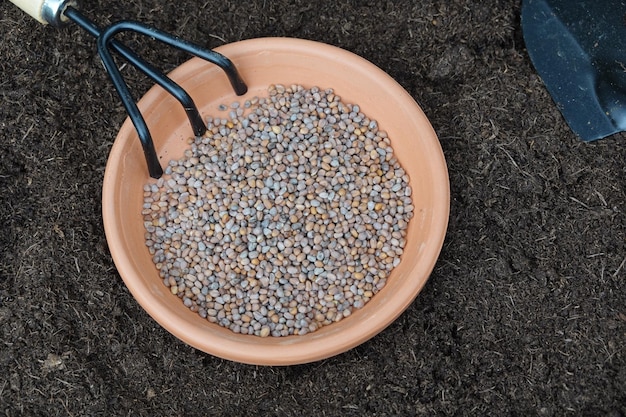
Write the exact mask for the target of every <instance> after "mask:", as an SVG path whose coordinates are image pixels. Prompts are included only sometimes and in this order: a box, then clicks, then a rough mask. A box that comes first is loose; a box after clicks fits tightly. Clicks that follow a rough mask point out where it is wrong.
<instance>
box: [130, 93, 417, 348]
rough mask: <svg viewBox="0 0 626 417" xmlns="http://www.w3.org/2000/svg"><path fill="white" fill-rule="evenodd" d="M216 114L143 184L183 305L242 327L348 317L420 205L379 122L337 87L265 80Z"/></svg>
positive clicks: (159, 256)
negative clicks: (266, 84) (260, 94)
mask: <svg viewBox="0 0 626 417" xmlns="http://www.w3.org/2000/svg"><path fill="white" fill-rule="evenodd" d="M268 92H269V95H268V97H267V98H254V99H253V100H249V101H246V102H245V103H244V104H243V105H240V104H239V103H233V104H232V105H231V106H230V112H229V117H228V118H223V119H218V118H215V119H213V118H210V119H209V120H208V132H207V134H206V135H205V136H203V137H200V138H196V139H190V149H189V150H187V151H186V152H185V155H184V157H183V158H181V159H180V160H177V161H171V162H170V164H169V165H168V167H167V168H166V170H165V175H164V176H163V177H162V178H160V179H159V180H157V181H154V180H152V181H151V182H150V183H149V184H147V185H145V186H144V205H143V211H142V214H143V217H144V225H145V229H146V235H145V236H146V245H147V246H148V248H149V250H150V253H151V255H152V258H153V261H154V263H155V265H156V268H157V269H158V270H159V273H160V276H161V277H162V279H163V283H164V284H165V285H166V286H168V287H169V289H170V290H171V292H172V294H175V295H177V296H178V297H180V298H181V299H182V302H183V303H184V305H185V306H187V307H188V308H190V309H191V310H192V311H195V312H197V313H198V314H199V315H200V316H202V317H204V318H206V319H207V320H209V321H210V322H213V323H217V324H219V325H221V326H224V327H227V328H229V329H231V330H232V331H234V332H236V333H242V334H250V335H257V336H261V337H267V336H287V335H294V334H298V335H304V334H306V333H309V332H313V331H315V330H317V329H319V328H320V327H321V326H325V325H329V324H331V323H333V322H337V321H339V320H341V319H343V318H345V317H348V316H349V315H350V314H351V313H352V312H353V311H354V309H359V308H362V307H363V306H364V305H365V304H366V303H367V302H368V301H369V300H370V299H371V298H372V297H373V296H374V295H375V294H376V293H377V292H378V291H379V290H380V289H382V288H383V286H384V285H385V282H386V280H387V277H388V275H389V273H390V272H391V270H392V269H393V268H394V267H395V266H397V265H398V264H399V262H400V256H401V255H402V252H403V248H404V245H405V236H406V229H407V226H408V222H409V219H410V218H411V217H412V216H413V204H412V201H411V188H410V186H409V184H408V181H409V179H408V176H407V175H406V173H405V171H404V170H403V169H402V167H401V166H400V165H399V163H398V161H397V159H396V158H395V157H394V155H393V150H392V148H391V146H390V141H389V139H388V138H387V135H386V133H385V132H383V131H381V130H379V129H378V125H377V123H376V121H374V120H371V119H369V118H368V117H367V116H366V115H364V114H363V113H362V112H361V111H360V109H359V106H357V105H351V104H345V103H343V102H342V101H341V98H340V97H339V96H337V95H335V94H334V92H333V90H332V89H327V90H321V89H319V88H316V87H313V88H311V89H306V88H304V87H302V86H297V85H293V86H290V87H285V86H282V85H276V86H270V88H269V90H268Z"/></svg>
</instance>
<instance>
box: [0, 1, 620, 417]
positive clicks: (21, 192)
mask: <svg viewBox="0 0 626 417" xmlns="http://www.w3.org/2000/svg"><path fill="white" fill-rule="evenodd" d="M80 9H81V11H82V12H84V13H85V14H86V15H87V16H89V17H91V18H92V19H94V20H95V21H96V22H97V23H98V24H100V25H104V24H107V23H110V22H113V21H116V20H119V19H124V18H132V19H136V20H140V21H143V22H146V23H149V24H152V25H154V26H156V27H158V28H160V29H163V30H165V31H168V32H171V33H174V34H177V35H179V36H181V37H183V38H185V39H189V40H192V41H194V42H197V43H200V44H202V45H205V46H208V47H211V48H212V47H216V46H219V45H221V44H223V43H229V42H234V41H238V40H242V39H248V38H256V37H264V36H290V37H298V38H305V39H311V40H315V41H320V42H325V43H329V44H332V45H335V46H338V47H341V48H344V49H347V50H349V51H352V52H354V53H356V54H359V55H361V56H362V57H364V58H366V59H368V60H369V61H371V62H373V63H374V64H376V65H378V66H379V67H381V68H382V69H383V70H385V71H386V72H387V73H389V74H390V75H391V76H392V77H393V78H395V79H396V80H397V81H398V82H399V83H400V84H401V85H402V86H403V87H404V88H405V89H406V90H407V91H408V92H409V93H410V94H411V95H412V96H413V97H414V98H415V99H416V101H417V102H418V103H419V104H420V106H421V107H422V108H423V110H424V112H425V113H426V114H427V116H428V117H429V119H430V121H431V123H432V125H433V127H434V128H435V130H436V132H437V133H438V136H439V139H440V142H441V146H442V148H443V151H444V153H445V156H446V159H447V163H448V169H449V174H450V186H451V213H450V222H449V229H448V233H447V237H446V241H445V244H444V247H443V250H442V253H441V256H440V258H439V261H438V263H437V265H436V267H435V269H434V271H433V273H432V275H431V278H430V280H429V282H428V283H427V285H426V287H425V288H424V290H423V291H422V293H421V294H420V295H419V296H418V297H417V298H416V300H415V302H414V303H413V304H412V305H411V306H410V307H409V308H408V309H407V310H406V312H405V313H404V314H403V315H402V316H401V317H400V318H399V319H398V320H397V321H395V322H394V323H393V324H392V325H390V326H389V327H388V328H387V329H386V330H384V331H383V332H382V333H380V334H379V335H377V336H376V337H374V338H373V339H371V340H370V341H368V342H366V343H364V344H362V345H360V346H358V347H356V348H354V349H352V350H351V351H349V352H347V353H344V354H341V355H338V356H336V357H333V358H330V359H327V360H323V361H320V362H316V363H312V364H307V365H299V366H293V367H256V366H249V365H242V364H238V363H233V362H230V361H226V360H222V359H219V358H216V357H213V356H210V355H207V354H204V353H202V352H200V351H197V350H195V349H193V348H191V347H188V346H187V345H185V344H183V343H182V342H180V341H179V340H178V339H176V338H175V337H173V336H171V335H170V334H169V333H168V332H166V331H165V330H164V329H162V328H161V327H160V326H159V325H157V324H156V323H155V322H154V321H153V320H152V319H151V318H150V317H149V316H148V315H147V314H146V313H145V312H144V311H143V309H142V308H141V307H140V306H139V305H138V304H137V302H136V301H135V300H134V298H133V297H132V296H131V295H130V293H129V292H128V290H127V289H126V287H125V286H124V283H123V281H122V280H121V278H120V277H119V275H118V273H117V271H116V269H115V265H114V263H113V261H112V259H111V257H110V254H109V252H108V248H107V242H106V239H105V235H104V230H103V225H102V217H101V187H102V179H103V173H104V168H105V164H106V161H107V157H108V153H109V150H110V148H111V145H112V143H113V141H114V139H115V136H116V134H117V131H118V129H119V128H120V126H121V124H122V122H123V121H124V119H125V117H126V115H125V112H124V109H123V107H122V105H121V102H120V101H119V99H118V97H117V94H116V92H115V90H114V88H113V87H112V84H111V83H110V81H109V79H108V77H107V75H106V73H105V71H104V69H103V67H102V65H101V63H100V60H99V57H98V55H97V53H96V47H95V43H94V40H93V39H92V38H91V37H90V36H89V35H88V34H86V33H84V32H83V31H82V30H81V29H80V28H78V27H77V26H75V25H72V26H69V27H66V28H63V29H55V28H53V27H44V26H42V25H39V24H38V23H37V22H35V21H34V20H33V19H31V18H30V17H28V16H26V15H25V14H24V13H22V12H21V11H20V10H19V9H17V8H16V7H14V6H13V5H12V4H11V3H9V2H8V1H3V2H2V3H1V4H0V34H1V36H2V41H1V42H0V71H1V72H0V95H1V96H0V100H1V103H2V106H1V107H0V138H1V140H0V343H1V346H0V414H3V415H7V416H19V415H27V416H57V415H60V416H113V415H115V416H118V415H119V416H157V415H163V416H201V415H205V416H244V415H245V416H248V415H249V416H263V415H267V416H465V415H475V416H505V415H506V416H570V415H571V416H606V417H620V416H621V417H626V286H625V284H624V282H625V279H626V265H625V261H626V192H625V184H626V168H625V166H626V164H625V162H626V150H625V147H624V144H625V143H626V142H625V140H626V135H624V134H616V135H613V136H612V137H609V138H606V139H603V140H600V141H596V142H593V143H584V142H582V141H581V140H579V139H578V138H577V137H576V136H575V135H574V134H573V133H572V132H571V131H570V130H569V128H568V126H567V125H566V123H565V121H564V119H563V118H562V116H561V114H560V113H559V111H558V109H557V107H556V106H555V104H554V102H553V101H552V99H551V98H550V96H549V95H548V93H547V91H546V89H545V87H544V85H543V83H542V81H541V79H540V78H539V77H538V75H537V74H536V72H535V70H534V69H533V67H532V64H531V62H530V60H529V57H528V54H527V51H526V49H525V45H524V42H523V37H522V32H521V28H520V2H519V1H518V0H483V1H480V2H478V1H460V0H452V1H447V2H441V1H435V0H423V1H396V2H392V1H367V0H364V1H328V0H321V1H318V2H308V1H301V0H281V1H258V0H249V1H246V2H237V1H228V0H223V1H212V0H206V1H204V0H203V1H192V0H177V1H175V2H163V1H158V0H131V1H115V0H112V1H103V0H84V1H83V2H81V6H80ZM124 40H125V41H126V42H127V43H128V44H129V45H130V46H131V47H133V48H135V49H136V50H137V51H138V52H139V53H140V54H141V55H142V56H143V57H145V58H147V59H148V60H149V61H150V62H152V63H155V64H158V65H159V66H160V67H161V68H163V69H164V70H166V71H169V70H171V69H173V68H175V67H176V66H177V65H179V64H181V63H182V62H184V61H186V60H187V59H188V58H189V57H188V56H187V55H186V54H184V53H181V52H179V51H176V50H171V49H169V48H166V47H162V46H159V45H156V44H154V43H151V41H145V40H143V39H141V38H138V37H132V36H128V37H125V38H124ZM124 75H125V77H126V79H127V80H128V83H129V84H130V85H131V88H132V90H133V92H134V94H135V96H136V97H137V98H139V97H141V95H143V94H144V93H145V91H147V89H148V88H149V87H150V86H151V85H150V83H149V82H148V81H147V80H146V79H145V78H144V77H142V76H141V75H139V74H137V72H135V71H133V70H132V69H130V68H129V67H126V68H125V69H124Z"/></svg>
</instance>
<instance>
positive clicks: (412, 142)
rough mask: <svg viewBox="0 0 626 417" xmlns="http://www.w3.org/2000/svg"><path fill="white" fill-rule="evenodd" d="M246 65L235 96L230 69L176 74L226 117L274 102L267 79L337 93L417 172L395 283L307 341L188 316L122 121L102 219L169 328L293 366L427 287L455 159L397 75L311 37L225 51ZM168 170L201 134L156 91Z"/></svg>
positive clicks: (152, 109) (368, 333)
mask: <svg viewBox="0 0 626 417" xmlns="http://www.w3.org/2000/svg"><path fill="white" fill-rule="evenodd" d="M216 51H218V52H220V53H222V54H224V55H225V56H227V57H228V58H230V59H231V60H232V61H233V63H234V64H235V65H236V66H237V68H238V70H239V72H240V73H241V75H242V77H243V79H244V80H245V82H246V83H247V84H248V87H249V91H248V93H247V94H246V95H245V96H242V97H237V96H236V95H235V94H234V93H233V91H232V89H231V87H230V85H229V83H228V81H227V79H226V77H225V75H224V73H223V72H222V71H221V70H220V69H219V68H217V67H215V66H214V65H211V64H209V63H206V62H205V61H203V60H200V59H197V58H194V59H191V60H190V61H188V62H186V63H184V64H183V65H181V66H180V67H178V68H176V69H175V70H174V71H173V72H172V73H171V74H170V76H171V78H172V79H174V80H175V81H176V82H178V83H179V84H180V85H181V86H182V87H183V88H184V89H185V90H187V91H188V92H189V93H190V95H191V96H192V97H193V99H194V101H195V102H196V104H197V105H198V107H199V109H200V112H201V114H203V116H209V115H212V116H217V117H224V116H225V114H226V113H227V112H224V111H220V105H223V104H226V105H228V104H230V103H232V102H234V101H239V102H241V103H243V102H244V101H245V100H246V99H251V98H252V97H254V96H263V95H267V94H266V91H267V87H268V86H269V85H270V84H283V85H291V84H300V85H303V86H305V87H312V86H318V87H320V88H322V89H326V88H333V89H334V90H335V93H336V94H338V95H340V96H341V97H342V100H343V101H344V102H345V103H353V104H358V105H359V106H360V107H361V111H362V112H363V113H365V114H366V115H367V116H369V117H370V118H372V119H375V120H377V121H378V124H379V126H380V128H381V129H382V130H385V131H387V133H388V135H389V138H390V140H391V144H392V147H393V149H394V152H395V155H396V156H397V158H398V160H399V161H400V163H401V165H402V166H403V167H404V169H405V171H406V172H407V174H408V175H409V178H410V184H411V187H412V189H413V194H412V199H413V204H414V206H415V211H414V217H413V218H412V219H411V221H410V222H409V227H408V234H407V244H406V246H405V249H404V255H403V256H402V259H401V262H400V264H399V265H398V266H397V267H396V268H395V269H394V270H393V271H392V273H391V275H390V277H389V278H388V280H387V284H386V286H385V287H384V288H383V289H382V290H381V291H380V292H379V293H378V294H376V295H375V296H374V297H373V298H372V299H371V300H370V301H369V302H368V303H367V304H366V305H365V306H364V307H363V308H362V309H360V310H355V311H354V312H353V314H352V315H351V316H349V317H347V318H345V319H343V320H342V321H340V322H338V323H334V324H331V325H328V326H324V327H322V328H321V329H319V330H317V331H315V332H313V333H308V334H306V335H304V336H288V337H266V338H261V337H258V336H249V335H240V334H236V333H234V332H232V331H231V330H229V329H226V328H223V327H220V326H218V325H217V324H212V323H209V322H208V321H207V320H205V319H203V318H201V317H200V316H199V315H198V314H196V313H193V312H191V311H190V310H189V309H188V308H187V307H185V306H184V305H183V303H182V301H181V300H180V299H179V298H178V297H176V296H174V295H172V294H171V292H170V290H169V288H167V287H166V286H165V285H163V282H162V280H161V278H160V277H159V274H158V272H157V269H156V268H155V266H154V264H153V263H152V259H151V256H150V254H149V252H148V249H147V247H146V245H145V241H144V233H145V230H144V225H143V218H142V215H141V210H142V203H143V186H144V184H145V183H147V182H148V181H149V175H148V171H147V168H146V164H145V159H144V156H143V153H142V149H141V146H140V143H139V140H138V138H137V134H136V132H135V130H134V128H133V126H132V124H131V122H130V120H126V122H125V123H124V124H123V126H122V128H121V130H120V132H119V134H118V136H117V138H116V140H115V143H114V145H113V147H112V149H111V153H110V156H109V159H108V162H107V166H106V171H105V176H104V183H103V196H102V210H103V221H104V228H105V232H106V237H107V241H108V244H109V248H110V251H111V255H112V257H113V260H114V262H115V265H116V267H117V269H118V272H119V274H120V275H121V277H122V279H123V280H124V282H125V284H126V286H127V287H128V289H129V290H130V292H131V293H132V295H133V296H134V297H135V299H136V300H137V301H138V302H139V304H140V305H141V306H142V307H143V308H144V309H145V310H146V311H147V312H148V313H149V314H150V315H151V316H152V317H153V318H154V319H155V320H156V321H157V322H158V323H159V324H160V325H161V326H163V327H164V328H165V329H166V330H168V331H169V332H170V333H172V334H174V335H175V336H176V337H178V338H179V339H180V340H182V341H184V342H185V343H187V344H189V345H191V346H193V347H195V348H197V349H199V350H201V351H204V352H206V353H209V354H211V355H215V356H218V357H220V358H225V359H229V360H233V361H237V362H242V363H248V364H258V365H293V364H300V363H307V362H313V361H317V360H320V359H324V358H328V357H331V356H333V355H337V354H339V353H342V352H345V351H347V350H349V349H351V348H353V347H355V346H357V345H359V344H361V343H363V342H365V341H366V340H368V339H370V338H372V337H373V336H375V335H376V334H377V333H379V332H380V331H382V330H383V329H384V328H385V327H387V326H388V325H389V324H390V323H392V322H393V321H394V320H395V319H396V318H397V317H398V316H399V315H400V314H401V313H402V312H403V311H404V310H405V309H406V308H407V307H408V306H409V304H410V303H411V302H412V301H413V300H414V299H415V297H416V296H417V295H418V293H419V292H420V291H421V289H422V288H423V286H424V284H425V283H426V281H427V280H428V277H429V275H430V273H431V272H432V269H433V267H434V265H435V262H436V260H437V257H438V256H439V253H440V251H441V247H442V245H443V241H444V237H445V232H446V227H447V223H448V215H449V198H450V192H449V183H448V174H447V169H446V163H445V160H444V156H443V153H442V150H441V147H440V145H439V141H438V139H437V136H436V134H435V132H434V130H433V128H432V127H431V125H430V123H429V121H428V119H427V118H426V116H425V115H424V113H423V112H422V110H421V109H420V108H419V106H418V105H417V104H416V103H415V101H414V100H413V98H412V97H411V96H410V95H409V94H408V93H407V92H406V91H405V90H404V89H403V88H402V87H401V86H400V85H399V84H398V83H396V82H395V81H394V80H393V79H392V78H391V77H389V76H388V75H387V74H386V73H384V72H383V71H382V70H380V69H379V68H378V67H376V66H375V65H373V64H371V63H370V62H368V61H366V60H365V59H363V58H361V57H359V56H357V55H354V54H352V53H350V52H347V51H345V50H342V49H339V48H336V47H333V46H329V45H325V44H321V43H317V42H312V41H306V40H299V39H287V38H263V39H252V40H246V41H241V42H236V43H232V44H227V45H224V46H221V47H219V48H216ZM138 105H139V108H140V110H141V112H142V114H143V115H144V118H145V119H146V122H147V124H148V126H149V128H150V131H151V132H152V136H153V139H154V142H155V146H156V149H157V152H158V154H159V158H160V160H161V163H162V165H163V166H165V165H166V164H167V162H168V161H169V160H170V159H172V158H179V157H181V156H182V154H183V152H184V149H186V148H187V146H188V145H187V139H188V138H189V137H190V136H191V135H192V133H191V128H190V126H189V122H188V120H187V118H186V115H185V113H184V111H183V109H182V108H181V106H180V105H179V104H178V102H176V101H175V99H173V98H172V97H171V96H169V95H168V94H166V93H165V92H164V91H163V90H162V89H161V88H159V87H154V88H152V89H151V90H150V91H148V93H147V94H146V95H145V96H144V97H143V98H142V99H141V100H140V101H139V103H138Z"/></svg>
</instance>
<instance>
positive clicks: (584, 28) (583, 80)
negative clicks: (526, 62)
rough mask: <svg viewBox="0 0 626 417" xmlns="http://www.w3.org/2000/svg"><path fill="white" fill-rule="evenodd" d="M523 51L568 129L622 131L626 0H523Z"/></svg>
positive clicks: (625, 125) (589, 134) (590, 133)
mask: <svg viewBox="0 0 626 417" xmlns="http://www.w3.org/2000/svg"><path fill="white" fill-rule="evenodd" d="M521 20H522V31H523V34H524V41H525V43H526V49H527V50H528V54H529V55H530V58H531V60H532V62H533V64H534V66H535V68H536V70H537V72H538V73H539V75H540V76H541V78H542V80H543V82H544V84H545V86H546V88H547V89H548V91H549V92H550V95H551V96H552V98H553V99H554V101H555V102H556V103H557V105H558V107H559V110H560V111H561V113H562V114H563V116H564V118H565V120H566V121H567V123H568V124H569V126H570V128H571V129H572V130H573V131H574V133H576V134H577V135H578V136H579V137H580V138H581V139H583V140H585V141H591V140H595V139H600V138H603V137H606V136H609V135H612V134H614V133H617V132H620V131H624V130H626V0H589V1H584V0H523V4H522V16H521Z"/></svg>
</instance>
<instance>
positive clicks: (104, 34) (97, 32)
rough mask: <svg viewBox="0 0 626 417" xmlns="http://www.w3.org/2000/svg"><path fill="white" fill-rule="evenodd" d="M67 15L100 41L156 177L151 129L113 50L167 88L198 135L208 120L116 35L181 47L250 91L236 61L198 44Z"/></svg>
mask: <svg viewBox="0 0 626 417" xmlns="http://www.w3.org/2000/svg"><path fill="white" fill-rule="evenodd" d="M63 14H64V15H65V16H66V17H67V18H68V19H70V20H71V21H73V22H74V23H76V24H77V25H78V26H80V27H81V28H82V29H84V30H85V31H87V32H88V33H89V34H90V35H92V36H94V37H95V38H96V40H97V46H98V54H99V55H100V58H101V60H102V63H103V64H104V66H105V69H106V71H107V73H108V74H109V77H110V78H111V81H112V82H113V85H114V86H115V89H116V90H117V92H118V94H119V96H120V99H121V100H122V103H123V104H124V107H125V109H126V112H127V113H128V116H129V117H130V119H131V121H132V122H133V126H134V127H135V129H136V130H137V135H138V136H139V140H140V141H141V146H142V148H143V152H144V155H145V158H146V163H147V164H148V172H149V174H150V176H151V177H152V178H160V177H161V176H162V175H163V168H162V167H161V164H160V163H159V160H158V157H157V153H156V149H155V147H154V142H153V140H152V136H151V134H150V130H149V129H148V126H147V124H146V122H145V120H144V118H143V116H142V114H141V112H140V110H139V108H138V107H137V104H136V103H135V100H134V99H133V97H132V95H131V93H130V90H129V89H128V85H127V84H126V82H125V81H124V78H123V77H122V74H121V73H120V70H119V69H118V68H117V65H116V64H115V61H114V60H113V57H112V55H111V53H110V51H109V48H111V49H113V50H114V51H115V52H116V53H118V54H119V55H120V56H121V57H122V58H124V59H125V60H126V61H128V62H129V63H130V64H131V65H133V66H134V67H135V68H137V69H138V70H140V71H141V72H143V73H144V74H145V75H147V76H148V77H149V78H151V79H152V80H153V81H154V82H155V83H157V84H158V85H159V86H161V87H162V88H163V89H165V90H166V91H167V92H168V93H170V94H171V95H172V96H173V97H174V98H176V99H177V100H178V101H179V102H180V103H181V105H182V106H183V108H184V110H185V113H186V114H187V117H188V118H189V122H190V124H191V127H192V129H193V133H194V135H196V136H200V135H202V134H204V133H205V132H206V125H205V124H204V121H203V120H202V117H201V116H200V112H199V111H198V108H197V106H196V104H195V103H194V102H193V99H192V98H191V96H190V95H189V94H188V93H187V92H186V91H185V90H184V89H183V88H182V87H181V86H180V85H178V84H177V83H176V82H174V81H172V80H171V79H170V78H169V77H168V76H166V75H165V74H163V73H162V72H161V71H160V70H158V69H157V68H155V67H154V66H152V65H151V64H150V63H148V62H146V61H145V60H144V59H142V58H140V57H139V56H138V55H137V54H135V53H134V52H133V51H132V50H130V49H129V48H128V47H126V46H125V45H124V44H122V43H121V42H119V41H117V40H115V39H113V37H114V36H115V35H116V34H118V33H120V32H136V33H139V34H141V35H145V36H148V37H149V38H151V39H154V40H157V41H160V42H162V43H165V44H167V45H170V46H172V47H174V48H178V49H180V50H182V51H184V52H187V53H189V54H191V55H194V56H197V57H198V58H202V59H204V60H206V61H208V62H211V63H213V64H215V65H217V66H219V67H220V68H221V69H222V70H223V71H224V72H225V73H226V75H227V77H228V79H229V81H230V84H231V86H232V87H233V90H234V91H235V93H236V94H237V95H243V94H245V93H246V92H247V91H248V87H247V86H246V83H245V82H244V81H243V79H242V78H241V76H240V75H239V72H238V71H237V68H236V67H235V65H234V64H233V63H232V61H231V60H230V59H228V58H226V57H225V56H224V55H222V54H220V53H218V52H215V51H212V50H208V49H205V48H202V47H200V46H198V45H196V44H193V43H191V42H188V41H185V40H183V39H180V38H178V37H176V36H173V35H170V34H168V33H166V32H163V31H160V30H158V29H155V28H153V27H150V26H148V25H145V24H143V23H139V22H134V21H129V20H123V21H119V22H115V23H113V24H111V25H109V26H107V27H106V28H104V29H101V28H99V27H98V26H97V25H96V24H95V23H94V22H92V21H91V20H90V19H89V18H87V17H85V16H84V15H83V14H82V13H80V12H79V11H78V10H76V9H75V8H73V7H71V6H68V7H67V8H66V9H65V11H64V12H63Z"/></svg>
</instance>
